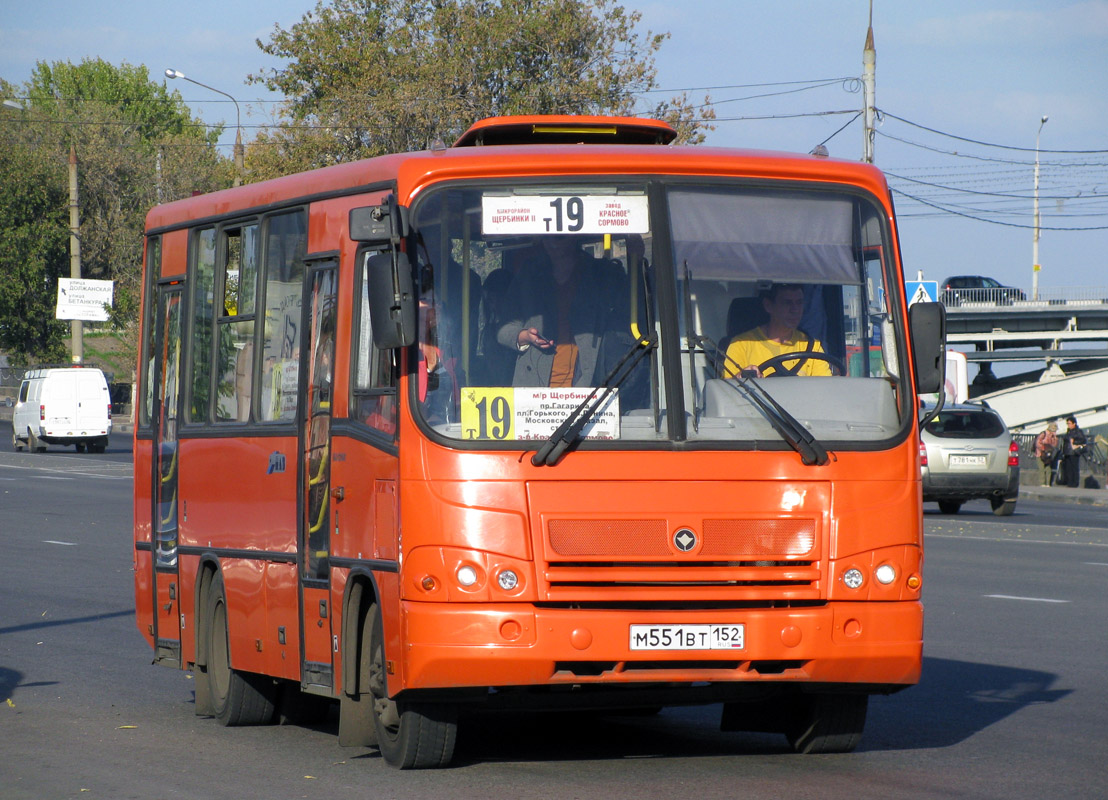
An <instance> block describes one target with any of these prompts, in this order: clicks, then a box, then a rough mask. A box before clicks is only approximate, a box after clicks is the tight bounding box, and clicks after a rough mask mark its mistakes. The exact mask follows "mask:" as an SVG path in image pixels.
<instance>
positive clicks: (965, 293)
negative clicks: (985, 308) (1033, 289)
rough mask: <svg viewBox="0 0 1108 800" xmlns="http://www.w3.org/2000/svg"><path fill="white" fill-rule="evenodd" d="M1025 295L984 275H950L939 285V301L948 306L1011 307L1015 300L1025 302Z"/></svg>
mask: <svg viewBox="0 0 1108 800" xmlns="http://www.w3.org/2000/svg"><path fill="white" fill-rule="evenodd" d="M1026 299H1027V295H1026V294H1025V293H1024V292H1023V291H1022V290H1020V289H1017V288H1016V287H1014V286H1005V285H1004V284H1002V283H1001V282H1000V281H998V280H996V279H995V278H986V277H985V276H984V275H951V276H950V277H949V278H947V279H946V280H945V281H943V282H942V283H940V284H939V300H940V301H941V302H942V303H943V304H945V305H948V306H960V305H962V303H995V304H996V305H1011V304H1012V303H1014V302H1015V301H1016V300H1026Z"/></svg>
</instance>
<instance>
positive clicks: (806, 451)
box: [689, 333, 828, 466]
mask: <svg viewBox="0 0 1108 800" xmlns="http://www.w3.org/2000/svg"><path fill="white" fill-rule="evenodd" d="M689 338H690V339H692V340H693V341H695V343H696V344H697V345H699V346H700V347H702V348H704V349H705V350H707V351H709V352H711V353H713V354H714V355H715V358H716V362H717V363H720V364H722V363H723V362H725V361H731V359H729V358H727V354H726V353H724V352H723V351H722V350H721V349H720V348H719V345H717V344H716V343H715V342H713V341H712V340H711V339H709V338H708V337H707V336H701V335H700V334H696V333H694V334H692V335H691V336H690V337H689ZM731 363H732V365H733V366H734V367H735V371H736V375H735V378H736V380H735V382H732V381H730V380H728V381H725V382H726V383H727V385H728V386H731V387H733V388H734V389H735V391H737V392H739V393H740V394H742V395H743V397H745V398H746V399H747V400H748V401H749V402H750V404H751V405H753V406H754V407H755V408H757V409H758V410H759V411H761V412H762V416H764V417H765V418H766V420H767V421H768V422H769V424H770V425H771V426H773V429H774V430H775V431H777V433H779V434H780V435H781V438H782V439H784V440H785V441H786V442H788V444H789V446H790V447H792V449H793V450H795V451H796V452H798V453H800V460H801V461H802V462H803V463H804V464H805V465H806V466H812V465H817V466H823V465H824V464H826V463H827V461H828V455H827V448H825V447H824V446H823V445H822V444H820V442H819V440H818V439H817V438H816V437H814V436H813V435H812V434H811V432H810V431H809V430H808V429H807V428H805V427H804V425H802V424H801V422H800V420H798V419H797V418H796V417H794V416H793V415H792V414H790V413H789V412H788V410H787V409H786V408H785V407H784V406H782V405H781V404H780V403H778V402H777V401H776V400H774V399H773V396H772V395H770V393H769V392H767V391H766V390H765V388H763V387H762V385H761V384H759V383H756V382H755V381H753V380H751V379H750V378H749V377H747V376H746V375H744V374H743V372H742V370H741V369H740V368H739V365H738V364H735V363H734V362H733V361H731Z"/></svg>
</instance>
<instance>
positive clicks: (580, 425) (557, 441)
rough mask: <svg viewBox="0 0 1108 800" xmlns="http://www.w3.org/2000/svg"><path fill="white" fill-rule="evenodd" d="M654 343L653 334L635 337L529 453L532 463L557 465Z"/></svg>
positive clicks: (536, 464)
mask: <svg viewBox="0 0 1108 800" xmlns="http://www.w3.org/2000/svg"><path fill="white" fill-rule="evenodd" d="M657 344H658V340H657V338H656V337H655V336H647V337H645V338H643V339H639V340H636V341H635V342H634V343H633V344H632V345H631V347H630V349H629V350H628V351H627V352H626V353H624V354H623V357H622V358H621V359H620V360H619V362H618V363H617V364H616V365H615V366H614V367H613V368H612V371H611V372H609V373H608V375H607V376H606V377H605V378H604V380H603V381H602V382H601V384H600V386H597V387H596V388H595V389H593V390H592V391H591V392H589V396H588V397H586V398H585V399H584V400H582V401H581V403H580V405H578V406H577V408H575V409H573V411H572V412H570V415H569V416H568V417H566V418H565V419H564V420H562V424H561V425H559V426H558V427H557V428H556V429H555V431H554V433H552V434H551V435H550V438H549V439H547V440H546V442H545V443H543V446H542V447H540V448H539V449H538V452H536V453H535V455H533V456H531V463H532V464H534V465H535V466H536V467H543V466H546V467H552V466H554V465H555V464H557V463H558V462H559V461H560V460H561V458H562V456H563V455H564V454H565V452H566V450H568V449H569V447H570V446H571V445H572V444H574V443H575V442H576V441H577V440H578V439H579V438H580V437H581V432H582V431H583V430H584V429H585V425H587V424H588V422H589V420H590V419H592V418H593V416H594V415H595V414H596V412H597V411H598V410H600V409H601V408H602V407H603V406H604V404H605V403H606V402H607V401H608V398H609V397H610V396H611V394H612V392H613V391H615V390H616V389H617V388H618V387H619V385H620V384H621V383H623V382H624V381H625V380H627V378H628V376H629V375H630V374H631V373H632V372H633V371H634V369H635V367H636V366H638V363H639V362H640V361H642V359H643V358H644V357H645V356H646V354H647V353H649V352H650V351H651V350H653V349H654V347H655V346H656V345H657ZM601 390H603V391H601ZM597 392H600V395H599V396H597Z"/></svg>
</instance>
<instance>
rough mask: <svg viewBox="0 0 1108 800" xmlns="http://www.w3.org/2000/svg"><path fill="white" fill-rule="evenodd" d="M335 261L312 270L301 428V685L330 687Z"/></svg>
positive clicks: (299, 546) (331, 670)
mask: <svg viewBox="0 0 1108 800" xmlns="http://www.w3.org/2000/svg"><path fill="white" fill-rule="evenodd" d="M335 266H336V265H335V262H334V261H333V260H328V261H324V262H321V263H319V264H318V265H316V266H312V267H311V268H310V269H309V272H308V281H309V291H308V298H307V300H308V309H307V315H308V316H307V325H308V327H307V331H308V341H307V342H306V345H307V346H306V348H305V350H306V352H305V353H304V354H303V359H304V362H303V364H302V366H301V371H300V372H301V375H304V376H305V379H304V380H305V385H304V387H303V393H302V396H303V397H304V398H305V401H306V402H305V403H304V416H303V423H302V427H301V431H300V451H301V458H300V487H301V491H300V495H301V496H300V507H301V511H300V526H299V527H300V530H299V535H298V537H297V541H298V550H299V563H300V619H301V621H302V624H301V628H300V629H301V636H302V642H301V653H302V654H303V656H302V663H301V677H300V680H301V684H302V685H304V686H309V685H313V686H324V687H331V686H332V683H333V662H332V654H333V651H334V647H333V644H332V642H333V640H332V631H331V620H332V619H333V618H334V613H333V609H332V608H330V603H331V592H330V583H331V569H330V554H331V406H332V400H333V397H332V394H333V388H332V382H333V378H334V374H333V372H334V370H333V364H334V358H335V284H336V279H337V270H336V269H335Z"/></svg>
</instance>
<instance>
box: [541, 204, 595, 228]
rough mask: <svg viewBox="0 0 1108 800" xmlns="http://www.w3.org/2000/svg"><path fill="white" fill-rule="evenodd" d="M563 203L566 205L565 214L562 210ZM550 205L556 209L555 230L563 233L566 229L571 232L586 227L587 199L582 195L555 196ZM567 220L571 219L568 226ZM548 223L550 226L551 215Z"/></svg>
mask: <svg viewBox="0 0 1108 800" xmlns="http://www.w3.org/2000/svg"><path fill="white" fill-rule="evenodd" d="M563 201H564V203H563ZM563 205H564V207H565V213H564V214H563V211H562V208H563ZM550 207H551V208H553V209H554V228H553V231H554V232H556V233H561V232H562V231H564V230H566V231H569V232H570V233H576V232H577V231H579V230H581V229H582V228H583V227H585V201H584V200H582V199H581V198H580V197H568V198H563V197H555V198H554V199H553V200H551V201H550ZM563 217H564V219H563ZM565 220H568V221H569V225H568V227H566V226H565ZM546 223H547V226H548V227H549V225H550V218H549V217H548V218H547V220H546Z"/></svg>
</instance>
